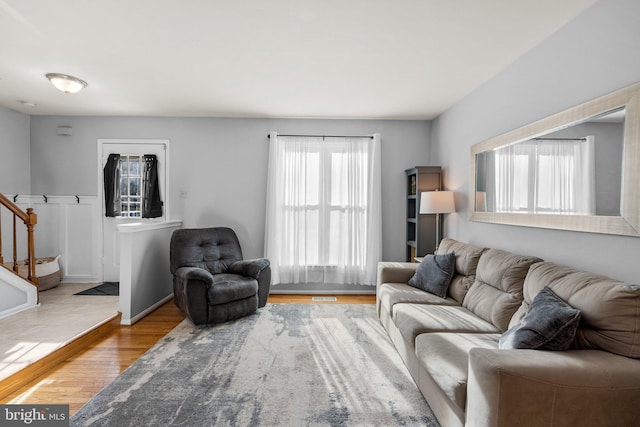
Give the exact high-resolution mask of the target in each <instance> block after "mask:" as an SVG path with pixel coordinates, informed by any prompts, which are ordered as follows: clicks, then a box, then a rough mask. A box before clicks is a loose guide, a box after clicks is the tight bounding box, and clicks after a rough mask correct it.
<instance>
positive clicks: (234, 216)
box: [31, 116, 434, 260]
mask: <svg viewBox="0 0 640 427" xmlns="http://www.w3.org/2000/svg"><path fill="white" fill-rule="evenodd" d="M59 125H71V126H72V127H73V135H72V136H58V135H56V128H57V126H59ZM430 130H431V129H430V122H427V121H394V120H390V121H379V120H295V119H223V118H142V117H137V118H128V117H57V116H33V117H32V118H31V168H32V169H31V171H32V174H31V183H32V185H31V191H32V193H33V194H53V195H75V194H78V195H96V194H97V185H98V162H97V140H98V138H166V139H169V140H170V141H171V142H170V171H169V174H170V181H171V182H170V189H169V193H170V194H169V203H170V204H171V205H170V215H171V218H170V219H182V220H183V222H184V226H185V227H206V226H229V227H232V228H234V229H235V230H236V232H237V233H238V237H239V238H240V242H241V244H242V246H243V251H244V255H245V257H246V258H254V257H259V256H262V254H263V246H264V215H265V203H266V199H265V197H266V196H265V193H266V178H267V162H268V156H267V154H268V138H267V134H268V133H269V132H270V131H276V132H279V133H296V134H298V133H302V134H316V133H319V134H347V135H362V134H371V133H376V132H378V133H380V134H381V136H382V205H383V207H382V225H383V235H382V238H383V244H384V246H383V258H384V259H385V260H402V259H403V257H404V241H403V237H404V234H405V230H404V227H405V223H404V220H403V218H404V216H405V200H404V192H403V190H404V179H405V178H404V170H405V169H407V168H409V167H411V166H415V165H429V164H434V163H433V162H430V161H429V157H428V150H427V148H426V147H428V144H429V135H430ZM182 191H187V192H188V195H187V198H183V197H181V196H180V194H181V192H182Z"/></svg>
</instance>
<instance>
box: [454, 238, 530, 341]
mask: <svg viewBox="0 0 640 427" xmlns="http://www.w3.org/2000/svg"><path fill="white" fill-rule="evenodd" d="M540 261H542V260H541V259H540V258H536V257H531V256H522V255H516V254H512V253H510V252H506V251H502V250H499V249H488V250H486V251H485V252H484V253H483V254H482V256H481V257H480V261H479V262H478V269H477V270H476V280H475V282H474V283H473V285H472V286H471V288H470V289H469V292H467V295H466V296H465V297H464V301H463V303H462V306H463V307H466V308H468V309H469V310H471V311H472V312H473V313H475V314H477V315H478V316H480V317H482V318H483V319H484V320H486V321H487V322H491V323H492V324H494V325H495V326H496V327H497V328H498V329H500V331H502V332H504V331H506V330H507V329H508V328H509V321H510V320H511V317H512V316H513V313H515V312H516V310H518V307H520V304H521V303H522V288H523V286H524V278H525V277H526V275H527V272H528V271H529V267H531V265H533V264H535V263H537V262H540Z"/></svg>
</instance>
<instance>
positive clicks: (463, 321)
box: [393, 303, 500, 343]
mask: <svg viewBox="0 0 640 427" xmlns="http://www.w3.org/2000/svg"><path fill="white" fill-rule="evenodd" d="M393 321H394V323H395V325H396V327H397V328H398V330H399V331H400V333H401V334H402V336H403V337H404V338H405V339H406V340H407V341H408V342H411V343H414V342H415V339H416V337H417V336H418V335H420V334H423V333H426V332H470V333H500V331H499V330H498V328H496V327H495V326H494V325H492V324H491V323H489V322H487V321H485V320H482V319H481V318H479V317H478V316H476V315H475V314H473V313H472V312H470V311H469V310H467V309H466V308H464V307H460V306H452V305H432V304H405V303H401V304H396V305H394V306H393Z"/></svg>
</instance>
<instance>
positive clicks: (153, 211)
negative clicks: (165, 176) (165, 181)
mask: <svg viewBox="0 0 640 427" xmlns="http://www.w3.org/2000/svg"><path fill="white" fill-rule="evenodd" d="M142 188H143V189H144V194H143V197H142V217H143V218H157V217H159V216H162V201H161V200H160V187H158V158H157V157H156V156H155V155H154V154H145V155H144V169H143V184H142Z"/></svg>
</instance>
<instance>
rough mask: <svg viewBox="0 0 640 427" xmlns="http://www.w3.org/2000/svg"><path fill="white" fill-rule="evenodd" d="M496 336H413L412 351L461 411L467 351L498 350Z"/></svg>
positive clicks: (450, 334)
mask: <svg viewBox="0 0 640 427" xmlns="http://www.w3.org/2000/svg"><path fill="white" fill-rule="evenodd" d="M498 338H500V335H499V334H462V333H449V332H444V333H429V334H421V335H418V336H417V337H416V345H415V352H416V356H417V358H418V362H419V363H420V366H421V368H422V369H424V370H426V371H427V372H428V373H429V375H430V376H431V378H433V380H434V381H435V383H436V384H438V386H439V387H440V389H441V390H442V391H443V392H444V394H446V395H447V397H448V398H449V399H450V400H451V401H452V402H453V403H455V404H456V405H457V406H458V407H459V408H460V410H462V411H464V409H465V404H466V400H467V378H468V364H469V351H470V350H471V349H472V348H476V347H481V348H492V349H495V348H498Z"/></svg>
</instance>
